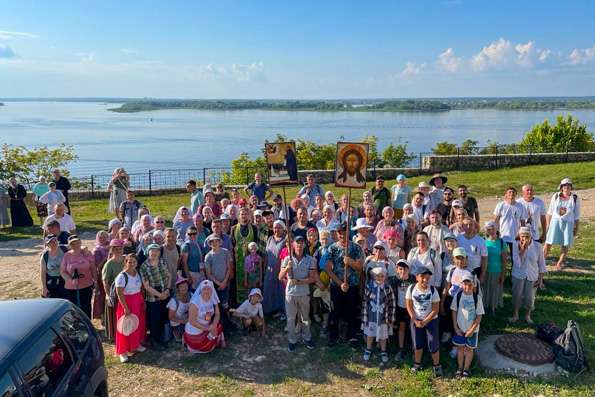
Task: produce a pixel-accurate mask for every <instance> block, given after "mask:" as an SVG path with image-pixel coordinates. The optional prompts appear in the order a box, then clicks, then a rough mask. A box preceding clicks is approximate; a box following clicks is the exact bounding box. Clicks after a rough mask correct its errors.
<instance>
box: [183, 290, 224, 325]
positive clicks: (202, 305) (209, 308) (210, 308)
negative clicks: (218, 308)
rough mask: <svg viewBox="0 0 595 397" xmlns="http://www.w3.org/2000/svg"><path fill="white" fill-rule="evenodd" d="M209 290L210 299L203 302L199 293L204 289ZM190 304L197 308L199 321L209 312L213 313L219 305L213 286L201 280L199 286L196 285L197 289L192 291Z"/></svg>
mask: <svg viewBox="0 0 595 397" xmlns="http://www.w3.org/2000/svg"><path fill="white" fill-rule="evenodd" d="M207 287H208V288H210V289H211V291H212V292H211V298H210V299H209V300H208V301H205V300H204V299H203V298H202V295H201V291H202V290H203V289H204V288H207ZM190 303H191V304H193V305H194V306H196V307H197V308H198V319H199V321H200V320H201V319H202V318H204V316H205V314H207V313H209V312H213V315H214V313H215V305H217V304H218V303H219V297H218V296H217V291H216V290H215V285H214V284H213V282H212V281H211V280H203V281H201V283H200V284H198V288H197V289H196V291H194V294H193V295H192V298H191V299H190Z"/></svg>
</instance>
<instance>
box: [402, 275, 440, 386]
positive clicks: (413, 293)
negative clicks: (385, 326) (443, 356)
mask: <svg viewBox="0 0 595 397" xmlns="http://www.w3.org/2000/svg"><path fill="white" fill-rule="evenodd" d="M431 278H432V271H431V270H430V269H428V268H425V269H424V270H422V271H421V272H420V273H418V274H417V276H416V280H417V283H416V284H414V285H411V286H410V287H409V288H408V289H407V295H406V296H405V301H406V302H407V312H408V313H409V316H410V317H411V338H412V339H413V349H414V350H413V367H411V371H412V372H414V373H415V372H419V371H421V370H422V366H421V359H422V355H423V350H424V346H427V348H428V350H429V351H430V353H431V355H432V364H433V365H434V368H433V370H434V371H433V372H434V376H435V377H437V378H439V377H441V376H442V367H441V366H440V340H439V335H438V312H439V310H440V295H438V290H437V289H436V288H434V287H433V286H432V285H430V279H431Z"/></svg>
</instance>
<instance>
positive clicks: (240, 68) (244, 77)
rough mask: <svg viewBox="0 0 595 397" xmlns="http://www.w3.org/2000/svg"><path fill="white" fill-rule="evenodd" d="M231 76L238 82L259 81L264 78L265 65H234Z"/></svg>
mask: <svg viewBox="0 0 595 397" xmlns="http://www.w3.org/2000/svg"><path fill="white" fill-rule="evenodd" d="M230 72H231V75H232V76H233V77H234V78H235V79H236V80H238V81H258V80H262V79H263V78H264V64H263V63H262V62H252V63H251V64H248V65H241V64H235V63H234V64H232V65H231V69H230Z"/></svg>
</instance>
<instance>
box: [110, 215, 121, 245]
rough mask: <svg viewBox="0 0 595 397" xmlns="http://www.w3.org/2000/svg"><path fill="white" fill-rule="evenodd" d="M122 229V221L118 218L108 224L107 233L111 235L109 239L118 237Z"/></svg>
mask: <svg viewBox="0 0 595 397" xmlns="http://www.w3.org/2000/svg"><path fill="white" fill-rule="evenodd" d="M121 228H122V221H121V220H119V219H118V218H114V219H112V220H111V221H109V223H108V224H107V233H108V235H109V239H110V240H112V239H115V238H117V237H118V232H119V231H120V229H121Z"/></svg>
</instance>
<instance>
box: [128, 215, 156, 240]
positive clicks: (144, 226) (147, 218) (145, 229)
mask: <svg viewBox="0 0 595 397" xmlns="http://www.w3.org/2000/svg"><path fill="white" fill-rule="evenodd" d="M154 228H155V227H154V226H153V218H152V217H151V215H149V214H146V215H143V216H141V218H140V224H139V227H138V228H137V229H136V231H135V232H133V239H134V241H136V242H137V243H139V242H140V241H141V237H142V236H144V235H145V234H147V233H149V232H150V231H152V230H153V229H154Z"/></svg>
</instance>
